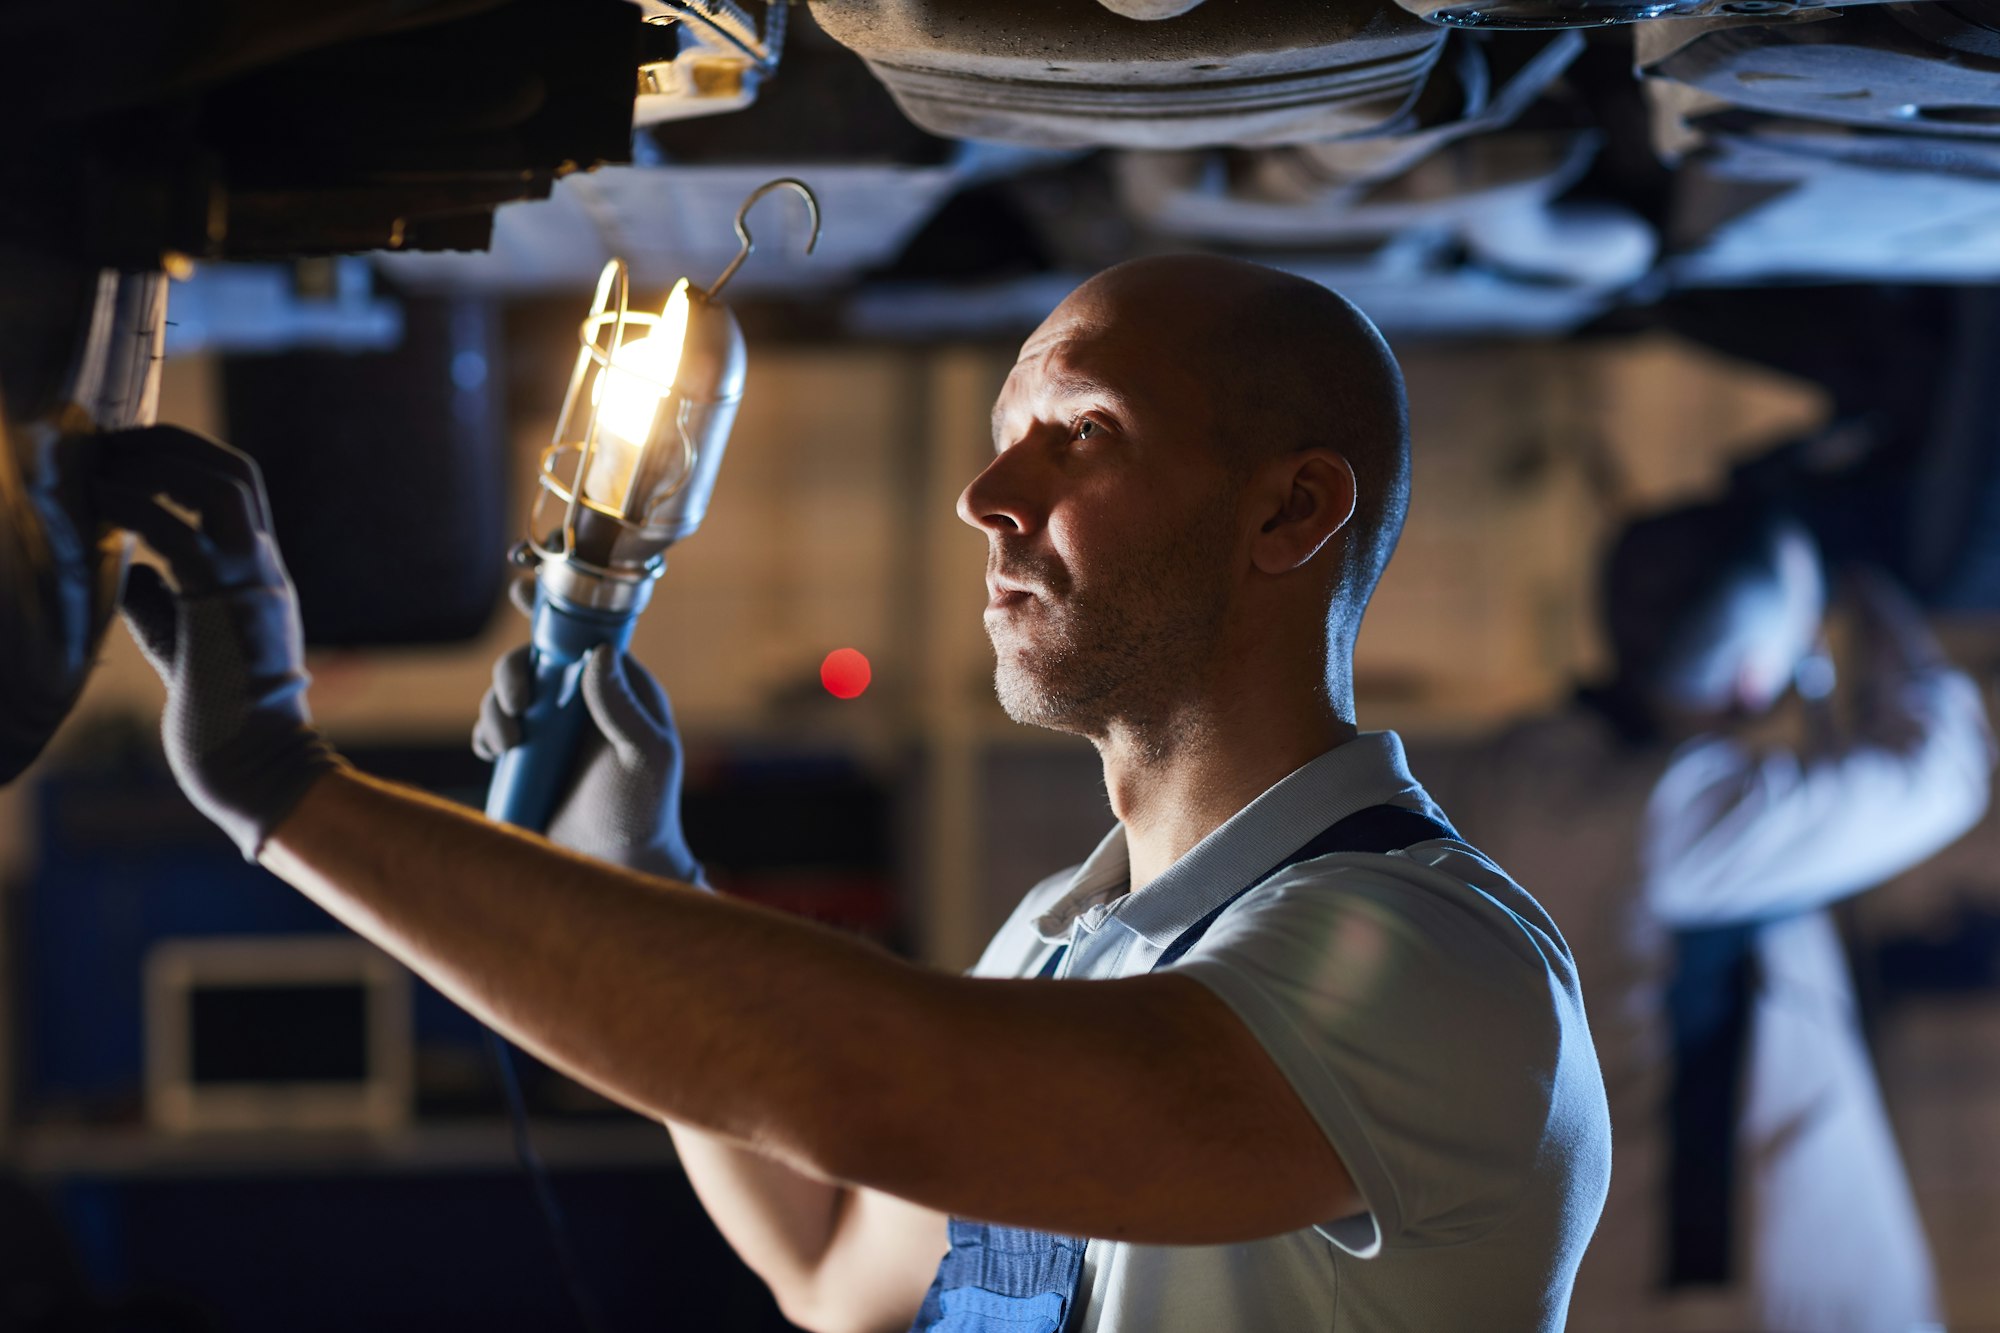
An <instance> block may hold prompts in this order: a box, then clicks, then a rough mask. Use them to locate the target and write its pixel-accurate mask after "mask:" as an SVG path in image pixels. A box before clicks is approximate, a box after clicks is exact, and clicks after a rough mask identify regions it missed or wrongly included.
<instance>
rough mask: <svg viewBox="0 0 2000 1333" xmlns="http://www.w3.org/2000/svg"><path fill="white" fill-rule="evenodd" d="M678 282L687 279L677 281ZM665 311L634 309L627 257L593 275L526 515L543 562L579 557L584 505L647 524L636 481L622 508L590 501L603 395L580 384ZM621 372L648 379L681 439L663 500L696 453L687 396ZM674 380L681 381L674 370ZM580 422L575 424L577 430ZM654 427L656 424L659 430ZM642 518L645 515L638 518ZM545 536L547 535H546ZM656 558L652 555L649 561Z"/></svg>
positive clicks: (638, 528)
mask: <svg viewBox="0 0 2000 1333" xmlns="http://www.w3.org/2000/svg"><path fill="white" fill-rule="evenodd" d="M681 283H682V284H683V285H685V284H687V279H685V278H683V279H681ZM698 291H699V289H698V288H693V287H690V289H689V292H688V302H689V309H688V322H689V323H690V324H692V323H693V322H694V319H695V317H696V316H695V303H696V292H698ZM661 319H662V317H661V316H660V315H658V314H655V313H652V312H649V311H644V310H634V309H632V308H631V273H630V270H629V269H627V268H626V266H625V261H624V260H622V259H613V260H611V261H610V262H609V263H607V264H606V265H605V266H604V271H603V272H602V273H600V274H598V277H597V294H596V295H595V296H594V297H593V298H592V299H591V303H590V314H589V315H587V316H585V317H584V320H583V323H582V324H580V325H579V326H578V328H577V354H576V365H575V366H574V367H573V368H572V369H571V371H570V377H569V388H568V389H567V390H566V391H565V392H564V394H563V405H562V413H561V415H559V416H558V417H557V418H556V429H555V436H554V438H553V439H552V440H551V441H550V442H549V445H548V447H547V448H545V449H543V450H542V455H541V460H540V464H539V467H538V475H537V477H536V481H537V483H538V490H537V493H536V496H535V504H534V509H533V511H532V512H531V513H530V515H529V518H528V545H529V546H530V548H532V549H533V550H534V552H535V554H536V555H538V556H540V557H541V558H542V559H544V560H556V559H561V560H571V561H574V560H578V559H580V556H579V555H578V551H577V522H578V519H579V517H580V516H581V514H582V513H583V512H584V511H588V512H590V513H594V514H597V515H599V516H600V517H602V518H604V519H606V520H608V521H610V522H612V523H615V524H616V525H618V526H619V527H620V528H622V529H624V530H626V531H627V532H630V533H633V534H635V535H638V536H641V537H643V536H644V535H645V526H644V524H643V522H641V521H635V519H634V517H633V516H632V515H631V513H630V512H629V511H630V510H631V507H632V502H633V500H634V499H635V498H637V499H645V498H650V497H642V496H639V494H638V492H639V490H640V487H639V486H638V485H637V484H636V479H635V483H634V485H633V486H632V494H631V495H628V496H627V499H626V504H625V508H624V509H613V508H612V507H611V506H609V505H607V504H604V503H602V502H600V501H597V500H593V499H592V498H591V497H590V496H589V495H587V494H585V493H584V479H585V478H586V477H588V476H589V475H590V467H591V464H592V463H593V462H594V461H596V459H597V456H598V419H597V418H598V409H599V407H600V406H601V405H602V396H601V395H599V396H597V397H596V399H595V400H587V399H586V396H585V394H584V384H585V383H586V382H587V381H588V380H589V379H590V376H591V374H592V370H593V367H594V368H595V373H596V374H598V375H607V374H609V373H610V371H611V366H612V361H613V359H614V358H615V357H616V356H617V355H618V350H619V349H620V348H621V347H624V346H626V345H627V344H628V343H631V342H636V341H637V340H638V339H639V338H643V337H646V336H647V335H648V334H650V333H651V332H652V331H653V329H655V328H656V327H658V326H659V324H660V323H661ZM675 369H676V372H678V369H679V368H678V366H677V367H676V368H675ZM618 373H619V374H621V375H627V376H630V377H632V378H633V379H637V380H643V381H650V382H651V384H652V386H653V387H654V388H655V389H656V390H657V391H658V392H659V395H660V400H661V402H662V403H663V404H665V405H669V406H671V408H672V409H673V432H674V437H675V438H677V439H678V440H679V442H680V449H681V458H680V465H679V467H678V469H677V470H676V474H675V477H674V481H673V483H672V485H671V486H670V487H668V488H667V489H666V490H665V491H664V492H659V493H658V495H659V498H662V499H665V498H669V497H671V496H673V495H677V494H679V492H680V491H681V489H682V488H683V487H685V486H686V485H687V483H688V479H689V478H690V477H692V476H693V475H694V464H695V451H696V448H697V445H696V443H695V440H694V439H693V437H692V436H690V435H689V433H688V430H687V408H688V400H687V396H686V394H685V389H686V387H687V386H685V385H681V386H680V387H679V390H677V388H676V385H675V383H674V382H673V381H663V380H660V379H657V378H655V377H654V376H652V375H649V374H646V373H645V372H644V371H642V370H639V369H637V368H635V367H626V366H621V367H619V369H618ZM675 379H676V380H678V379H679V375H678V373H676V375H675ZM579 405H581V406H582V408H583V412H582V417H583V419H582V421H581V423H579V421H578V415H579V412H578V408H579ZM579 424H580V429H579ZM657 429H658V428H657V427H656V428H655V430H656V433H657ZM551 497H553V498H554V499H555V500H556V501H558V502H560V503H561V505H562V506H563V512H562V522H561V524H560V525H558V526H554V527H551V526H550V524H549V521H548V517H547V513H546V510H547V506H548V502H549V500H550V499H551ZM642 517H643V516H642ZM545 533H546V534H549V535H548V536H547V537H544V536H543V534H545ZM660 558H661V557H660V556H658V555H655V556H654V560H658V559H660ZM597 572H598V573H601V574H605V575H610V576H614V577H616V576H625V577H643V576H644V575H645V574H646V573H650V572H652V571H650V570H647V569H644V568H643V567H642V568H641V569H639V570H631V569H622V570H621V569H616V568H613V567H610V566H608V565H607V566H604V567H601V568H599V569H598V571H597Z"/></svg>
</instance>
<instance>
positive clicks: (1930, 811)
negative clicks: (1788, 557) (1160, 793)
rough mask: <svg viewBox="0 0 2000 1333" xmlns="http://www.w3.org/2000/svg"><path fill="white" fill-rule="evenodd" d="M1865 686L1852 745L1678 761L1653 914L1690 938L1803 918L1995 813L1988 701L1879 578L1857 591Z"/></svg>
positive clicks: (1663, 823)
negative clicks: (1784, 917) (1692, 928)
mask: <svg viewBox="0 0 2000 1333" xmlns="http://www.w3.org/2000/svg"><path fill="white" fill-rule="evenodd" d="M1849 586H1850V604H1851V606H1852V609H1853V612H1854V620H1855V631H1856V639H1857V642H1856V645H1855V647H1856V652H1855V653H1854V655H1853V656H1854V658H1855V663H1854V664H1855V665H1856V666H1857V667H1858V668H1859V669H1860V672H1861V684H1860V690H1859V693H1858V698H1857V705H1858V714H1857V719H1856V725H1855V728H1854V731H1853V733H1852V734H1851V735H1849V736H1847V737H1845V738H1843V739H1840V740H1838V741H1836V742H1835V743H1833V744H1830V745H1824V746H1822V747H1820V748H1819V749H1817V750H1809V751H1794V750H1791V749H1784V748H1776V749H1757V748H1753V747H1751V746H1749V745H1746V744H1744V743H1742V742H1739V741H1735V740H1730V739H1718V740H1711V741H1706V742H1701V743H1698V744H1696V745H1693V746H1691V747H1689V748H1688V749H1687V750H1686V751H1684V752H1683V753H1682V754H1681V755H1680V756H1678V757H1677V758H1676V759H1675V761H1674V763H1673V764H1672V766H1671V767H1670V768H1669V769H1668V771H1667V773H1666V775H1665V776H1664V777H1663V778H1662V780H1661V782H1660V785H1659V787H1658V788H1657V789H1656V791H1655V793H1654V797H1653V800H1652V802H1651V804H1650V806H1649V808H1648V810H1647V816H1646V818H1647V828H1646V843H1645V849H1644V855H1645V856H1646V858H1647V870H1648V883H1649V886H1650V893H1651V901H1652V903H1653V905H1654V907H1655V909H1656V910H1658V911H1659V912H1660V913H1661V914H1662V915H1663V916H1664V917H1666V918H1667V919H1668V920H1671V921H1673V922H1675V923H1676V924H1678V925H1710V924H1716V923H1720V922H1724V921H1731V920H1749V919H1756V918H1760V917H1765V916H1774V915H1780V914H1783V913H1787V912H1795V911H1802V910H1806V909H1809V908H1813V907H1817V906H1821V905H1823V904H1825V903H1827V902H1830V901H1833V900H1835V899H1838V898H1841V897H1844V896H1846V895H1847V894H1850V893H1854V892H1857V891H1859V890H1861V889H1866V888H1869V887H1871V886H1873V885H1875V884H1879V883H1881V882H1882V881H1883V880H1885V879H1889V878H1891V877H1892V876H1894V875H1897V874H1899V873H1901V872H1902V871H1904V870H1906V869H1908V868H1910V867H1911V866H1913V865H1915V864H1917V863H1918V862H1920V861H1922V860H1924V859H1925V858H1926V857H1929V856H1931V855H1932V854H1934V853H1936V852H1937V851H1939V850H1941V849H1942V848H1943V847H1945V846H1946V845H1947V844H1949V843H1950V842H1952V841H1953V840H1954V839H1956V838H1958V837H1959V836H1960V835H1961V834H1963V833H1964V832H1965V831H1966V830H1967V829H1969V828H1970V827H1971V826H1972V825H1973V824H1974V823H1975V822H1977V821H1978V819H1979V817H1980V816H1981V815H1982V814H1983V813H1984V812H1985V810H1986V805H1987V799H1988V794H1989V782H1990V776H1991V772H1992V768H1993V757H1994V756H1993V739H1992V735H1991V732H1990V731H1989V730H1988V727H1987V721H1986V713H1985V708H1984V705H1983V703H1982V701H1981V699H1980V694H1979V688H1978V686H1977V685H1976V684H1975V683H1974V682H1973V681H1972V680H1971V679H1970V678H1969V677H1968V676H1966V675H1965V674H1964V673H1963V672H1960V671H1958V670H1956V669H1954V668H1953V667H1952V666H1951V664H1950V663H1949V661H1948V660H1947V659H1946V658H1945V656H1944V654H1943V652H1942V650H1941V649H1940V648H1939V647H1938V644H1937V641H1936V640H1935V639H1934V638H1933V637H1932V636H1931V634H1930V632H1929V630H1928V629H1927V628H1926V627H1925V625H1924V623H1923V619H1922V616H1921V614H1920V613H1919V612H1918V610H1917V608H1916V607H1915V606H1913V605H1912V604H1911V603H1910V601H1909V599H1908V598H1907V597H1906V596H1904V595H1903V593H1902V592H1901V591H1900V590H1898V589H1897V588H1896V587H1895V585H1893V584H1892V583H1890V582H1889V581H1888V580H1887V579H1886V578H1884V577H1882V576H1879V575H1861V576H1857V577H1856V578H1854V579H1853V580H1852V581H1851V583H1850V585H1849Z"/></svg>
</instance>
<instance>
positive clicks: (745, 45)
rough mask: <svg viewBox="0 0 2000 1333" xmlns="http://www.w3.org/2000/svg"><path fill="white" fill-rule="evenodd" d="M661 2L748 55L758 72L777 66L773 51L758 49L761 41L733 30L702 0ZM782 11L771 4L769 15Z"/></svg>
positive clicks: (765, 72)
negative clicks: (710, 10)
mask: <svg viewBox="0 0 2000 1333" xmlns="http://www.w3.org/2000/svg"><path fill="white" fill-rule="evenodd" d="M661 3H662V4H664V5H665V6H666V7H667V8H668V9H670V10H672V11H673V12H674V13H676V14H678V15H680V16H681V17H682V18H683V19H692V20H693V21H694V22H696V23H699V24H700V25H701V26H702V27H704V28H706V29H708V30H709V31H710V32H712V33H714V34H715V35H716V36H718V37H720V38H721V39H722V40H723V41H725V42H727V43H729V44H730V45H731V46H733V47H735V48H736V49H737V50H738V51H741V52H742V53H743V54H744V55H746V56H748V57H749V59H750V63H751V64H753V65H755V66H756V67H757V72H758V73H760V74H769V73H771V72H772V71H773V70H775V69H776V68H777V67H778V59H777V55H776V53H775V52H771V51H768V50H759V49H758V48H759V46H761V45H762V43H759V42H757V41H756V40H755V39H754V37H753V38H751V39H749V40H746V39H745V38H744V36H743V35H742V34H740V33H738V32H737V31H736V30H735V27H734V25H733V24H730V23H727V22H725V21H724V20H723V18H722V17H721V15H720V14H716V13H711V12H709V9H708V7H707V6H706V5H705V4H703V3H702V0H661ZM782 12H783V10H782V9H781V8H779V7H777V6H773V10H772V15H771V17H772V18H776V16H777V15H778V14H779V13H782ZM779 22H780V23H782V20H779ZM766 25H767V26H769V20H767V21H766ZM783 31H784V30H783V28H782V27H780V28H779V32H781V33H782V32H783Z"/></svg>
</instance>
